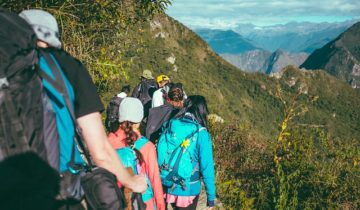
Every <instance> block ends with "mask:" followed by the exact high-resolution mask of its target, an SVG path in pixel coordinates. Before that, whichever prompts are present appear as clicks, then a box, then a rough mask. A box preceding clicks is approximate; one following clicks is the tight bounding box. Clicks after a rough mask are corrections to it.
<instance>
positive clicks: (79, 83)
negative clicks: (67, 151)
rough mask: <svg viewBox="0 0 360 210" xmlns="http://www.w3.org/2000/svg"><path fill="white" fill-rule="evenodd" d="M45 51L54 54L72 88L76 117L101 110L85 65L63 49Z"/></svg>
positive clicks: (97, 95)
mask: <svg viewBox="0 0 360 210" xmlns="http://www.w3.org/2000/svg"><path fill="white" fill-rule="evenodd" d="M46 51H49V52H50V53H52V54H53V55H54V56H55V58H56V60H57V61H58V63H59V64H60V66H61V68H62V70H63V72H64V74H65V75H66V77H67V78H68V80H69V82H70V83H71V85H72V87H73V89H74V92H75V115H76V117H77V118H79V117H82V116H84V115H87V114H91V113H93V112H102V111H103V110H104V106H103V104H102V102H101V99H100V97H99V94H98V93H97V91H96V87H95V85H94V83H93V81H92V79H91V77H90V74H89V72H88V71H87V69H86V68H85V66H84V65H83V64H82V63H81V62H80V61H79V60H77V59H76V58H74V57H72V56H71V55H70V54H69V53H67V52H65V51H64V50H60V49H54V48H49V49H47V50H46Z"/></svg>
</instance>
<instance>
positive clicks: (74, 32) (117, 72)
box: [0, 0, 360, 209]
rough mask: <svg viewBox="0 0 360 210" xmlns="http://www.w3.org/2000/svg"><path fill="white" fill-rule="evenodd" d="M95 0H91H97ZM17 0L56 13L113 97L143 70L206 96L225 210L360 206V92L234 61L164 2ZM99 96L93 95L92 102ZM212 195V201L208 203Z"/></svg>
mask: <svg viewBox="0 0 360 210" xmlns="http://www.w3.org/2000/svg"><path fill="white" fill-rule="evenodd" d="M89 2H90V3H89ZM141 2H142V3H141V4H139V3H138V1H136V0H121V1H117V0H115V1H113V0H102V1H89V0H77V1H76V4H75V1H69V0H58V1H51V2H50V1H41V0H37V1H30V0H24V1H12V0H9V1H7V2H5V3H4V2H2V3H1V4H0V6H5V7H7V8H11V9H12V10H14V11H16V12H19V11H21V10H22V9H23V8H39V7H42V8H44V9H46V10H48V11H50V12H51V13H53V14H55V15H56V17H57V19H58V21H59V22H60V26H61V36H62V39H63V41H64V47H65V49H66V50H67V51H69V52H70V53H72V54H73V55H75V56H76V57H77V58H79V59H80V60H81V61H82V62H84V63H85V65H86V66H87V67H88V69H89V71H90V73H91V76H92V78H93V80H94V81H95V84H96V86H97V88H98V91H99V93H100V95H101V97H102V99H103V101H104V103H107V102H108V101H109V99H110V98H111V97H112V96H113V95H114V94H116V93H118V92H119V90H120V87H121V86H122V85H124V84H131V86H132V87H134V86H135V85H136V84H137V83H138V82H139V75H141V72H142V71H143V69H145V68H147V69H151V70H152V71H153V72H154V74H155V75H158V74H160V73H165V74H168V75H169V76H170V77H171V78H172V79H173V81H175V82H182V83H183V84H184V87H185V90H186V92H187V94H188V95H192V94H202V95H204V96H206V98H207V101H208V104H209V108H210V112H211V113H216V114H218V115H220V116H221V117H223V118H224V119H225V123H223V124H221V123H213V122H211V121H210V123H209V125H210V126H209V128H208V129H209V131H210V133H211V136H212V141H213V150H214V153H213V155H214V160H215V169H216V185H217V194H218V195H219V196H220V197H219V199H220V201H221V202H223V204H224V206H225V209H359V208H360V199H359V198H360V182H359V170H360V164H359V163H360V143H359V141H360V139H359V137H360V121H359V119H360V97H359V96H360V93H359V92H358V91H356V90H354V89H352V88H351V87H349V85H348V84H346V83H345V82H342V81H339V80H338V79H336V78H335V77H333V76H331V75H329V74H327V73H326V72H324V71H305V70H302V69H299V68H297V67H294V66H287V67H285V68H284V69H282V70H281V71H279V72H276V73H273V74H271V76H268V75H265V74H263V73H246V72H243V71H242V70H240V69H238V68H236V67H235V66H233V65H231V64H230V63H228V62H227V61H225V60H224V59H222V58H221V57H220V56H219V55H218V54H216V53H215V52H214V51H213V50H212V49H211V48H210V46H209V45H208V44H207V43H206V42H205V41H204V40H202V39H201V38H200V37H199V36H198V35H197V34H195V33H194V32H193V31H191V30H189V29H188V28H186V27H185V26H184V25H182V24H181V23H179V22H178V21H176V20H174V19H173V18H171V17H169V16H167V15H165V14H164V12H163V11H164V7H166V5H165V6H164V5H163V4H162V3H159V4H157V2H158V1H150V0H149V1H141ZM89 103H90V102H89ZM203 204H204V203H203Z"/></svg>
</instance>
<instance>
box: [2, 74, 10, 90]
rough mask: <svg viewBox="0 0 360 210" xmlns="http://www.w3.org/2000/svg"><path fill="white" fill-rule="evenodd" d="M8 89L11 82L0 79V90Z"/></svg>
mask: <svg viewBox="0 0 360 210" xmlns="http://www.w3.org/2000/svg"><path fill="white" fill-rule="evenodd" d="M7 87H9V81H8V80H7V78H6V77H4V78H0V88H1V89H5V88H7Z"/></svg>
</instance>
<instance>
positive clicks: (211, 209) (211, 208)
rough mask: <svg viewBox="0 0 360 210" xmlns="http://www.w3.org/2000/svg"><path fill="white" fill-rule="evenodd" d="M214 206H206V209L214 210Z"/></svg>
mask: <svg viewBox="0 0 360 210" xmlns="http://www.w3.org/2000/svg"><path fill="white" fill-rule="evenodd" d="M214 209H215V208H214V207H213V206H212V207H208V208H207V210H214Z"/></svg>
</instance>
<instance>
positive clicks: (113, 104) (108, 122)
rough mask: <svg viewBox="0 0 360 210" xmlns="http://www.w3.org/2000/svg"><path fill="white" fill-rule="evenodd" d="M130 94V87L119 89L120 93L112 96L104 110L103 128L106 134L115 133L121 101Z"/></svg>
mask: <svg viewBox="0 0 360 210" xmlns="http://www.w3.org/2000/svg"><path fill="white" fill-rule="evenodd" d="M129 93H130V85H125V86H123V87H122V88H121V92H120V93H119V94H117V95H115V96H113V97H112V98H111V100H110V102H109V105H108V106H107V108H106V119H105V128H106V130H107V131H108V132H115V131H116V130H117V128H118V127H119V106H120V103H121V101H122V100H123V99H124V98H125V97H127V96H128V95H129Z"/></svg>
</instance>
